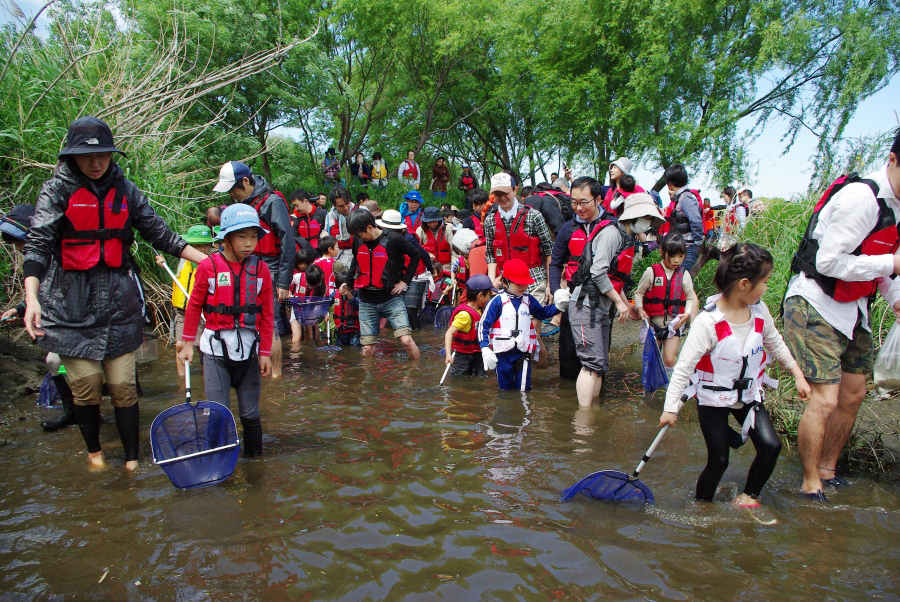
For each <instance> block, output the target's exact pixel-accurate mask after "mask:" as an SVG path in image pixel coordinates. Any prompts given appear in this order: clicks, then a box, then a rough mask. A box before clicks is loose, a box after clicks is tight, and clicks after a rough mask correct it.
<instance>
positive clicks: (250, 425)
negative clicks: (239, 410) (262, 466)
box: [241, 418, 262, 458]
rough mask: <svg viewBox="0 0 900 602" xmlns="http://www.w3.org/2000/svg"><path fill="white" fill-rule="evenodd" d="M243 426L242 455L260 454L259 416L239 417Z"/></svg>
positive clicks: (249, 456)
mask: <svg viewBox="0 0 900 602" xmlns="http://www.w3.org/2000/svg"><path fill="white" fill-rule="evenodd" d="M241 424H242V425H243V426H244V457H245V458H252V457H254V456H261V455H262V421H261V420H260V419H259V418H252V419H248V418H241Z"/></svg>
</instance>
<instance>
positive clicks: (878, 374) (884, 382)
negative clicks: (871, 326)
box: [875, 322, 900, 390]
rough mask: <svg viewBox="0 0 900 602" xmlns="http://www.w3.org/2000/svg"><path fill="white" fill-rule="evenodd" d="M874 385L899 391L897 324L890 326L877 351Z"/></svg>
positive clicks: (899, 350) (899, 329)
mask: <svg viewBox="0 0 900 602" xmlns="http://www.w3.org/2000/svg"><path fill="white" fill-rule="evenodd" d="M875 385H876V386H878V387H881V388H882V389H888V390H894V389H900V326H898V325H897V322H894V325H893V326H891V329H890V330H889V331H888V334H887V337H885V339H884V343H882V345H881V349H880V350H879V351H878V359H877V360H875Z"/></svg>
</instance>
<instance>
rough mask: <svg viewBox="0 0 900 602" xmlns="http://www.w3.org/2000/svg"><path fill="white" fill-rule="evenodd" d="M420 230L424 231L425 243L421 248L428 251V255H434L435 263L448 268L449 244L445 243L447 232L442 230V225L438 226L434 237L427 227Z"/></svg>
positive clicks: (433, 233)
mask: <svg viewBox="0 0 900 602" xmlns="http://www.w3.org/2000/svg"><path fill="white" fill-rule="evenodd" d="M422 230H424V231H425V243H424V244H423V245H422V247H423V248H424V249H425V250H426V251H428V253H430V254H431V255H434V257H435V259H436V260H437V261H439V262H441V263H442V264H443V265H445V266H449V265H450V259H451V256H452V254H451V252H450V243H449V242H447V238H446V236H447V232H446V230H445V228H444V224H441V225H440V227H439V228H438V230H437V234H436V235H435V232H434V230H432V229H431V228H429V227H427V226H423V227H422Z"/></svg>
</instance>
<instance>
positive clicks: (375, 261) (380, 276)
mask: <svg viewBox="0 0 900 602" xmlns="http://www.w3.org/2000/svg"><path fill="white" fill-rule="evenodd" d="M386 242H387V240H386V237H385V236H384V235H382V236H381V237H380V238H379V239H378V244H376V245H375V248H374V249H369V246H368V245H367V244H366V243H361V244H360V245H359V248H358V249H357V250H356V265H357V271H358V272H359V274H358V275H357V276H356V282H355V286H356V288H376V289H385V288H388V286H389V284H390V283H389V282H388V280H389V276H388V274H387V270H388V263H389V261H388V254H387V246H386Z"/></svg>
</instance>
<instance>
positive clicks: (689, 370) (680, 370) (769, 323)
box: [663, 301, 797, 412]
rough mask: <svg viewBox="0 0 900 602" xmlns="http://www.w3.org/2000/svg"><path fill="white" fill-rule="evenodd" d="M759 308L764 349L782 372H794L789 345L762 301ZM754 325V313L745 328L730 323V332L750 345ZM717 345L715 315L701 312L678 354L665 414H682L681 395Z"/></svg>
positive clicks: (667, 393)
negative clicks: (699, 364)
mask: <svg viewBox="0 0 900 602" xmlns="http://www.w3.org/2000/svg"><path fill="white" fill-rule="evenodd" d="M760 306H761V308H762V310H763V312H762V313H763V332H762V336H763V347H765V348H766V351H768V352H769V353H770V354H771V355H772V356H773V357H775V358H776V359H777V360H778V363H779V364H781V367H782V368H784V369H785V370H793V369H794V367H795V366H796V365H797V361H796V360H795V359H794V356H792V355H791V352H790V350H789V349H788V348H787V345H785V344H784V339H783V338H781V333H779V332H778V329H777V328H776V327H775V321H774V320H772V314H771V313H769V308H768V307H766V304H765V303H763V302H762V301H760ZM754 324H755V319H754V317H753V314H752V313H751V315H750V319H749V320H747V321H746V322H744V323H743V324H732V323H731V322H729V323H728V325H729V326H731V332H732V333H733V334H734V336H736V337H737V339H738V341H740V342H741V346H742V347H743V345H744V343H745V342H746V341H747V337H748V336H749V335H750V331H751V330H752V329H753V326H754ZM718 342H719V339H718V337H717V336H716V322H715V320H714V319H713V317H712V314H711V313H709V312H708V311H702V312H700V314H699V315H698V316H697V318H696V319H695V320H694V321H693V323H692V324H691V330H690V332H688V336H687V339H686V340H685V342H684V346H683V347H682V348H681V352H680V353H679V354H678V362H677V363H676V364H675V371H674V372H673V373H672V378H671V379H669V388H668V389H666V402H665V406H664V407H663V409H664V411H666V412H678V411H679V410H681V407H682V406H683V405H684V403H682V401H681V395H682V394H683V393H684V390H685V388H686V387H687V386H688V384H689V383H690V379H691V374H693V372H694V369H695V368H696V367H697V362H699V361H700V359H701V358H702V357H703V356H704V355H706V354H707V353H709V352H710V351H712V350H713V349H715V347H716V344H717V343H718ZM738 404H739V405H738V407H740V406H742V405H743V403H742V402H738Z"/></svg>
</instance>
